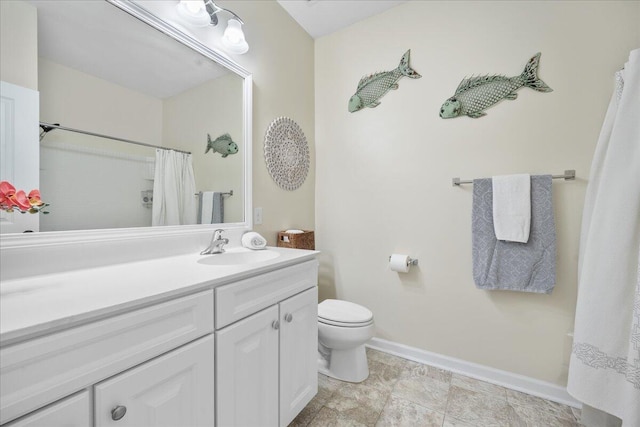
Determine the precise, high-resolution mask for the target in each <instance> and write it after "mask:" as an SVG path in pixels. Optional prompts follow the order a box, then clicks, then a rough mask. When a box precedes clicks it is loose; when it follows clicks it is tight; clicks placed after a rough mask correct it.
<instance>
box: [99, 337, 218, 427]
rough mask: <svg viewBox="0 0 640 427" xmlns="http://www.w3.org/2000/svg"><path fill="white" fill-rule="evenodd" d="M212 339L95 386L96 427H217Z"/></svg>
mask: <svg viewBox="0 0 640 427" xmlns="http://www.w3.org/2000/svg"><path fill="white" fill-rule="evenodd" d="M213 345H214V339H213V335H211V334H210V335H207V336H206V337H204V338H200V339H199V340H197V341H195V342H193V343H190V344H187V345H185V346H183V347H180V348H178V349H176V350H173V351H171V352H169V353H167V354H165V355H163V356H160V357H158V358H156V359H153V360H151V361H149V362H146V363H143V364H142V365H140V366H137V367H135V368H133V369H131V370H129V371H126V372H124V373H122V374H120V375H116V376H115V377H113V378H110V379H108V380H106V381H103V382H102V383H100V384H97V385H96V386H95V387H94V401H95V426H96V427H105V426H114V427H115V426H117V427H140V426H144V427H155V426H190V427H196V426H203V427H204V426H207V427H212V426H213V424H214V408H213V402H214V397H213V390H214V374H213V373H214V370H213V357H214V347H213Z"/></svg>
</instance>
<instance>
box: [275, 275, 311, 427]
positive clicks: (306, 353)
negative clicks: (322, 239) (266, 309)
mask: <svg viewBox="0 0 640 427" xmlns="http://www.w3.org/2000/svg"><path fill="white" fill-rule="evenodd" d="M280 324H281V327H280V425H281V426H286V425H288V424H289V423H290V422H291V421H292V420H293V419H294V418H295V417H296V415H298V413H299V412H300V411H302V409H303V408H304V407H305V406H306V405H307V403H309V401H310V400H311V399H312V398H313V396H315V395H316V393H317V392H318V288H316V287H314V288H312V289H309V290H307V291H304V292H302V293H301V294H298V295H296V296H293V297H291V298H289V299H287V300H285V301H283V302H281V303H280Z"/></svg>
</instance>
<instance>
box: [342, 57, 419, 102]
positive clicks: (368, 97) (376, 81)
mask: <svg viewBox="0 0 640 427" xmlns="http://www.w3.org/2000/svg"><path fill="white" fill-rule="evenodd" d="M410 55H411V49H409V50H408V51H407V52H406V53H405V54H404V55H402V59H400V65H398V68H396V69H395V70H392V71H383V72H380V73H375V74H371V75H368V76H365V77H363V78H362V79H360V82H359V83H358V89H357V90H356V93H355V94H354V95H353V96H352V97H351V99H349V112H351V113H354V112H356V111H360V110H362V109H363V108H365V107H369V108H375V107H377V106H378V105H380V98H382V97H383V96H384V95H386V94H387V92H389V91H390V90H391V89H398V80H400V78H402V77H409V78H412V79H419V78H420V77H422V76H421V75H420V74H418V73H417V72H416V71H415V70H413V69H412V68H411V67H410V66H409V56H410Z"/></svg>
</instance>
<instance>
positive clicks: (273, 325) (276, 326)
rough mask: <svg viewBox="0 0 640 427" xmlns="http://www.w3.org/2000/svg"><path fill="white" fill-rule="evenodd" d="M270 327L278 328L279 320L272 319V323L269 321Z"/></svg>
mask: <svg viewBox="0 0 640 427" xmlns="http://www.w3.org/2000/svg"><path fill="white" fill-rule="evenodd" d="M271 327H272V328H273V329H276V330H278V329H280V322H278V321H277V320H274V321H273V323H271Z"/></svg>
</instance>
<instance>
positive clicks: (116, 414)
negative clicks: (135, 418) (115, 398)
mask: <svg viewBox="0 0 640 427" xmlns="http://www.w3.org/2000/svg"><path fill="white" fill-rule="evenodd" d="M126 413H127V407H126V406H120V405H118V406H116V407H115V408H113V409H112V410H111V419H112V420H113V421H118V420H121V419H122V417H124V414H126Z"/></svg>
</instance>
